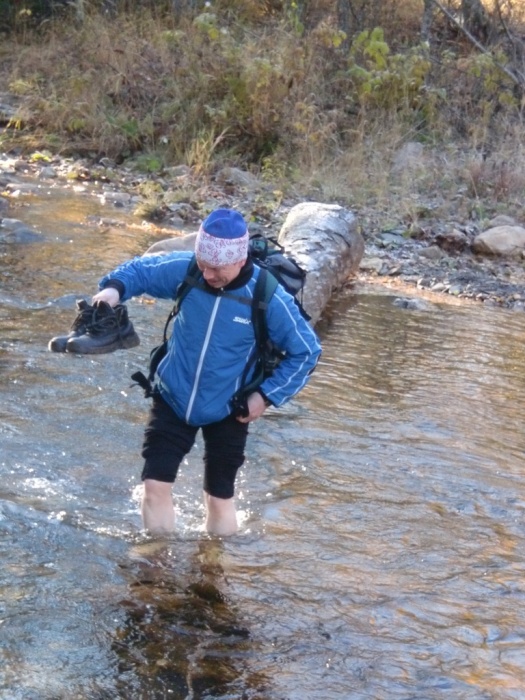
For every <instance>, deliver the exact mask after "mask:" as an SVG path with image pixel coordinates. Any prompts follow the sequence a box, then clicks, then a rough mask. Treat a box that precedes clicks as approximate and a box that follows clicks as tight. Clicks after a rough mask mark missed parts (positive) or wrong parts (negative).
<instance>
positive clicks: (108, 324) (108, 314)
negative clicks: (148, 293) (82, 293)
mask: <svg viewBox="0 0 525 700" xmlns="http://www.w3.org/2000/svg"><path fill="white" fill-rule="evenodd" d="M139 343H140V339H139V337H138V335H137V334H136V333H135V329H134V328H133V324H132V323H131V321H130V320H129V318H128V310H127V308H126V306H124V304H117V306H115V308H111V306H110V305H109V304H107V303H106V302H105V301H99V302H97V303H96V304H95V306H94V307H93V316H92V319H91V323H90V324H89V325H88V327H87V329H86V332H85V333H84V334H83V335H79V336H77V337H75V338H71V339H70V340H68V342H67V345H66V351H67V352H75V353H79V354H85V355H101V354H102V353H105V352H114V351H115V350H119V349H121V348H122V349H124V348H134V347H135V346H137V345H138V344H139Z"/></svg>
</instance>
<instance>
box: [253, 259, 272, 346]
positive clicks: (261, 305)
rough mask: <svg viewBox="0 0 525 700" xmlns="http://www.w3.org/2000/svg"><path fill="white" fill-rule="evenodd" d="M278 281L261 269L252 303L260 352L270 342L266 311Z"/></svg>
mask: <svg viewBox="0 0 525 700" xmlns="http://www.w3.org/2000/svg"><path fill="white" fill-rule="evenodd" d="M278 284H279V283H278V281H277V279H276V278H275V277H274V276H273V275H272V274H271V273H269V272H268V270H266V269H265V268H264V267H260V268H259V276H258V277H257V281H256V283H255V289H254V292H253V302H252V324H253V332H254V334H255V342H256V344H257V347H258V349H259V350H263V349H264V348H265V347H266V343H267V342H268V324H267V321H266V310H267V309H268V304H269V303H270V300H271V298H272V297H273V295H274V292H275V290H276V289H277V285H278Z"/></svg>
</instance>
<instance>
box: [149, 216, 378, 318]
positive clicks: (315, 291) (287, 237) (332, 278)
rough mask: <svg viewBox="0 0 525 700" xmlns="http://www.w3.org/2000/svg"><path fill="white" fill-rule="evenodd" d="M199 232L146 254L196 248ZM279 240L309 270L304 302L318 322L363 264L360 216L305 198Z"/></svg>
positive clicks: (158, 245) (159, 244) (157, 245)
mask: <svg viewBox="0 0 525 700" xmlns="http://www.w3.org/2000/svg"><path fill="white" fill-rule="evenodd" d="M196 236H197V234H196V233H190V234H187V235H186V236H178V237H173V238H167V239H164V240H161V241H157V242H156V243H154V244H153V245H151V246H150V247H149V248H148V249H147V250H146V252H145V253H144V255H152V254H158V253H170V252H172V251H174V250H193V249H194V247H195V238H196ZM278 242H279V244H280V245H282V246H283V247H284V249H285V251H286V253H287V254H288V255H290V256H291V257H293V258H294V260H296V262H297V263H298V264H299V265H300V266H301V267H302V268H303V269H304V270H305V271H306V273H307V275H306V282H305V286H304V290H303V297H302V303H303V306H304V308H305V309H306V311H307V312H308V314H309V315H310V316H311V318H312V324H314V325H315V323H317V321H318V320H319V318H320V317H321V314H322V312H323V310H324V308H325V306H326V305H327V303H328V302H329V301H330V299H331V297H332V295H333V293H334V292H335V291H337V290H338V289H340V288H341V287H342V286H343V284H344V283H345V282H346V281H347V280H348V278H349V277H350V276H351V275H353V274H354V273H355V272H356V271H357V269H358V267H359V263H360V261H361V258H362V257H363V253H364V249H365V244H364V240H363V237H362V236H361V234H360V233H359V231H358V229H357V220H356V218H355V216H354V214H353V213H352V212H350V211H349V210H348V209H344V207H341V206H339V205H337V204H321V203H318V202H303V203H301V204H297V205H296V206H295V207H293V208H292V209H291V210H290V212H289V213H288V216H287V217H286V220H285V222H284V224H283V226H282V228H281V230H280V232H279V236H278Z"/></svg>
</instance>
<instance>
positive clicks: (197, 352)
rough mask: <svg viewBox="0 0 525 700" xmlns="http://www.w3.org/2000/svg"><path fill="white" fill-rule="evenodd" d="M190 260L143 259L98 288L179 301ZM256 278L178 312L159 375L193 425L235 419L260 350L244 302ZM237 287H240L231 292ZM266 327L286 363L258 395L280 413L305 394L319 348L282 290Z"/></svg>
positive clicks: (166, 393) (198, 294) (192, 299)
mask: <svg viewBox="0 0 525 700" xmlns="http://www.w3.org/2000/svg"><path fill="white" fill-rule="evenodd" d="M191 257H192V253H190V252H174V253H170V254H168V255H164V254H163V255H150V256H144V257H137V258H134V259H133V260H130V261H129V262H127V263H124V264H123V265H121V266H120V267H118V268H117V269H116V270H114V271H113V272H111V273H110V274H108V275H106V276H105V277H104V278H103V279H102V280H101V281H100V284H99V287H100V289H103V288H104V287H107V286H109V285H112V286H116V287H117V288H118V289H119V291H120V292H121V301H126V300H127V299H130V298H131V297H134V296H139V295H141V294H149V295H150V296H153V297H157V298H161V299H174V298H175V296H176V293H177V289H178V287H179V285H180V283H181V282H182V281H183V279H184V277H185V275H186V272H187V270H188V265H189V262H190V260H191ZM241 274H242V272H241ZM258 274H259V268H258V267H257V265H254V266H253V272H252V274H251V277H250V278H249V279H248V280H247V282H246V284H244V286H241V287H240V288H238V289H234V290H232V291H231V292H229V295H228V294H224V295H222V294H221V292H220V291H219V292H218V293H208V292H206V291H204V290H202V289H199V288H198V287H193V288H192V289H191V290H190V291H189V293H188V294H187V295H186V297H185V298H184V300H183V301H182V303H181V305H180V310H179V313H178V314H177V316H176V317H175V321H174V324H173V333H172V335H171V337H170V339H169V342H168V352H167V354H166V356H165V357H164V358H163V360H162V361H161V363H160V364H159V367H158V370H157V373H158V376H159V380H160V381H159V388H160V391H161V394H162V395H163V397H164V399H165V400H166V401H167V402H168V403H169V404H170V406H171V407H172V408H173V410H174V411H175V413H176V414H177V415H178V416H179V417H180V418H182V419H183V420H185V421H186V422H187V423H189V424H190V425H195V426H201V425H206V424H208V423H213V422H216V421H219V420H222V419H223V418H225V417H226V416H227V415H228V414H229V413H230V412H231V408H230V405H229V402H230V400H231V398H232V397H233V395H234V393H235V392H236V391H237V390H238V389H239V387H240V384H241V379H242V375H243V372H244V370H245V367H246V364H247V361H248V358H249V357H250V355H251V353H252V351H253V349H254V346H255V334H254V331H253V327H252V322H251V312H252V307H251V305H250V304H246V303H242V302H240V301H239V300H238V297H243V298H247V299H252V298H253V292H254V287H255V282H256V279H257V276H258ZM115 282H116V284H115ZM232 285H233V286H234V285H235V280H234V282H233V283H232V284H231V285H228V288H227V290H226V291H227V292H228V291H229V290H230V287H231V286H232ZM266 319H267V325H268V335H269V336H270V339H271V340H272V341H273V342H274V343H275V344H276V345H277V346H278V347H279V348H280V349H281V350H284V351H285V352H286V357H285V359H284V360H283V361H282V362H281V364H280V365H279V366H278V367H277V369H276V370H275V372H274V373H273V375H272V376H271V377H269V378H267V379H265V380H264V382H263V383H262V384H261V387H260V388H261V390H262V392H263V393H264V395H265V396H266V397H267V398H268V399H269V400H270V401H271V402H272V404H274V405H275V406H281V405H282V404H284V403H285V402H286V401H288V400H289V399H290V398H292V396H294V395H295V394H297V392H298V391H300V390H301V389H302V388H303V387H304V386H305V384H306V383H307V381H308V378H309V376H310V374H311V373H312V371H313V370H314V368H315V366H316V364H317V361H318V359H319V356H320V354H321V346H320V344H319V341H318V339H317V336H316V334H315V333H314V331H313V330H312V328H311V327H310V325H309V324H308V323H307V322H306V321H305V320H304V319H303V317H302V316H301V314H300V313H299V311H298V309H297V306H296V304H295V302H294V300H293V297H292V296H291V295H290V294H288V292H286V291H285V290H284V289H283V288H282V287H281V286H280V285H278V287H277V289H276V291H275V293H274V295H273V297H272V299H271V301H270V303H269V304H268V309H267V312H266Z"/></svg>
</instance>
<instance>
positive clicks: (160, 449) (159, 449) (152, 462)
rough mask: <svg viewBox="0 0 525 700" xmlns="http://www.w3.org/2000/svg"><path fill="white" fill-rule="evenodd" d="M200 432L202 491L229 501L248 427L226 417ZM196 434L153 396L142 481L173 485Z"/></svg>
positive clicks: (143, 447)
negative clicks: (202, 473)
mask: <svg viewBox="0 0 525 700" xmlns="http://www.w3.org/2000/svg"><path fill="white" fill-rule="evenodd" d="M201 429H202V437H203V439H204V483H203V488H204V491H206V493H209V494H210V496H216V497H217V498H232V497H233V494H234V483H235V477H236V475H237V471H238V470H239V468H240V467H241V465H242V464H243V462H244V448H245V446H246V438H247V436H248V424H247V423H240V422H239V421H238V420H237V419H236V418H234V417H233V416H228V417H227V418H224V420H221V421H219V422H218V423H210V424H209V425H204V426H202V428H201ZM198 430H199V428H198V427H197V428H196V427H194V426H192V425H188V424H187V423H185V422H184V421H183V420H181V419H180V418H178V417H177V415H176V414H175V411H173V409H172V408H171V406H169V405H168V404H167V403H166V402H165V401H164V399H163V398H162V396H160V394H155V395H154V396H153V405H152V407H151V410H150V414H149V421H148V424H147V426H146V430H145V433H144V443H143V446H142V456H143V457H144V460H145V461H144V469H143V470H142V480H144V479H155V480H156V481H166V482H170V483H173V482H174V481H175V478H176V476H177V472H178V470H179V465H180V463H181V462H182V460H183V459H184V457H185V456H186V455H187V454H188V452H189V451H190V450H191V448H192V447H193V445H194V443H195V437H196V435H197V432H198Z"/></svg>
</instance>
